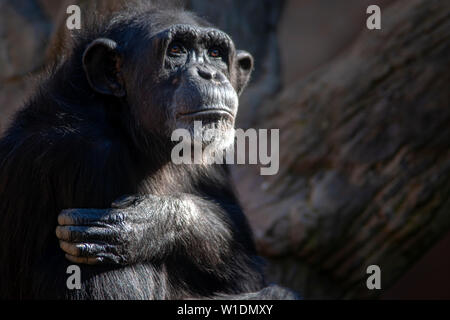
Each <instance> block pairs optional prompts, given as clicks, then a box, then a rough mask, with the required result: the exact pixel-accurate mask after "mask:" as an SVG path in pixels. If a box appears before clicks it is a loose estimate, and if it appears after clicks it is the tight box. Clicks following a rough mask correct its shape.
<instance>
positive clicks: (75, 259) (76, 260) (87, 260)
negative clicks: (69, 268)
mask: <svg viewBox="0 0 450 320" xmlns="http://www.w3.org/2000/svg"><path fill="white" fill-rule="evenodd" d="M66 259H67V260H69V261H71V262H73V263H79V264H90V265H94V264H100V263H102V262H103V258H102V257H75V256H71V255H70V254H67V253H66Z"/></svg>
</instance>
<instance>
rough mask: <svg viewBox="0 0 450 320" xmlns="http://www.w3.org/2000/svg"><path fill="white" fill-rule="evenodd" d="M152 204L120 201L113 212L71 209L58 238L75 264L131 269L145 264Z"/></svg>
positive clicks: (131, 199) (58, 229)
mask: <svg viewBox="0 0 450 320" xmlns="http://www.w3.org/2000/svg"><path fill="white" fill-rule="evenodd" d="M146 208H148V204H147V203H146V202H143V201H142V198H139V197H137V196H127V197H123V198H120V199H119V200H117V201H115V202H114V203H113V204H112V208H111V209H68V210H63V211H62V212H61V213H60V214H59V216H58V224H59V226H58V227H56V236H57V237H58V239H59V240H60V241H59V244H60V247H61V249H62V250H63V251H64V252H65V253H66V258H67V259H68V260H70V261H72V262H74V263H84V264H100V263H111V264H120V265H127V264H132V263H134V262H136V261H139V260H141V255H142V254H143V253H142V251H143V250H146V249H148V248H144V247H146V244H147V243H146V241H144V236H145V234H146V226H147V225H148V220H149V214H148V210H146Z"/></svg>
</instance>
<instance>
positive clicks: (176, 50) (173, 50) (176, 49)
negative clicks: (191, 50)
mask: <svg viewBox="0 0 450 320" xmlns="http://www.w3.org/2000/svg"><path fill="white" fill-rule="evenodd" d="M167 51H168V53H169V54H171V55H179V54H182V53H183V52H185V50H184V48H183V46H182V45H181V44H179V43H177V42H174V43H171V44H170V45H169V48H168V49H167Z"/></svg>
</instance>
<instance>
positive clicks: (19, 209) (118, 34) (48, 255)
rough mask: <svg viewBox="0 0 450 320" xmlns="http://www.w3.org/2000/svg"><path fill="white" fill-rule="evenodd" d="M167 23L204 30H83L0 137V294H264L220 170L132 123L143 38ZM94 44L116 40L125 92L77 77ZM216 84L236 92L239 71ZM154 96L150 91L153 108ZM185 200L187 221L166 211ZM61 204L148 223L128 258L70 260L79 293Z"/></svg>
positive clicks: (127, 21) (134, 24)
mask: <svg viewBox="0 0 450 320" xmlns="http://www.w3.org/2000/svg"><path fill="white" fill-rule="evenodd" d="M172 24H188V25H191V26H208V24H207V23H205V22H203V21H201V20H200V19H199V18H197V17H195V16H194V15H192V14H190V13H187V12H183V11H179V10H171V11H167V10H166V11H157V10H150V11H148V10H140V11H139V10H137V11H135V12H131V11H130V12H126V13H122V14H121V15H119V16H117V17H115V18H114V19H112V20H111V21H109V22H106V23H102V24H100V25H99V26H96V27H95V28H94V27H89V28H88V29H87V31H86V32H84V33H83V34H81V35H78V36H77V39H76V41H75V45H74V48H73V50H72V53H71V54H70V55H69V56H68V57H66V58H64V59H62V61H61V62H60V63H58V65H57V66H55V67H54V68H53V69H52V70H51V71H50V72H49V76H48V77H47V79H45V80H43V81H42V83H41V85H40V86H39V88H38V90H37V92H36V94H35V95H34V97H33V98H32V99H30V101H29V102H28V103H26V105H25V107H24V108H23V109H22V110H21V111H20V112H18V113H17V115H16V116H15V119H14V121H13V123H12V125H11V126H10V128H9V129H8V130H7V131H6V133H5V134H4V136H3V138H2V139H1V140H0V275H1V282H0V297H1V298H22V299H23V298H63V299H64V298H68V299H177V298H178V299H179V298H201V297H214V296H216V295H219V296H220V295H222V296H223V295H227V294H242V293H248V292H255V291H258V290H261V289H262V288H263V287H264V285H265V284H264V279H263V275H262V269H261V261H260V259H259V258H258V257H257V256H256V252H255V248H254V245H253V240H252V237H251V233H250V229H249V227H248V225H247V221H246V219H245V217H244V215H243V213H242V210H241V208H240V207H239V204H238V202H237V200H236V198H235V196H234V194H233V191H232V190H231V187H230V182H229V180H228V175H227V172H226V169H225V168H224V167H223V166H220V165H212V166H203V165H173V164H172V163H171V162H170V150H171V148H172V146H173V143H172V142H171V141H170V137H167V136H165V135H164V134H162V131H161V130H154V131H152V130H150V131H149V130H145V129H144V127H145V124H143V123H140V119H142V118H143V117H145V116H146V115H144V114H139V112H140V111H136V110H135V109H133V108H132V103H131V102H130V101H142V99H144V92H143V91H146V92H147V89H148V87H146V85H148V84H145V81H147V82H148V81H153V80H146V79H145V78H146V76H148V77H149V78H150V79H153V78H152V77H154V74H152V73H151V71H148V70H152V68H153V69H154V68H156V66H155V65H151V62H145V59H144V58H143V56H145V55H147V52H145V51H144V47H145V46H144V44H143V42H145V40H146V39H149V38H150V37H151V36H152V35H153V34H155V33H156V32H158V31H160V30H163V29H165V28H167V27H169V26H170V25H172ZM98 38H108V39H112V40H113V41H115V42H116V43H117V44H118V45H119V47H120V49H119V51H120V55H121V56H122V57H124V60H125V63H128V65H129V66H132V67H129V68H128V69H127V70H125V71H124V75H123V76H124V77H125V78H126V79H127V83H128V85H127V87H126V91H127V95H126V96H123V95H120V94H117V95H114V94H101V93H99V92H96V91H95V90H92V85H91V84H90V83H89V81H88V79H87V78H86V73H85V71H84V70H83V65H82V60H83V54H84V52H85V50H86V48H87V47H88V45H89V44H90V43H92V41H94V40H95V39H98ZM156 49H157V48H155V50H156ZM156 54H160V53H159V52H156ZM133 61H138V62H137V63H134V64H133V63H132V62H133ZM147 71H148V74H146V72H147ZM227 76H228V77H229V79H230V81H231V82H232V84H233V86H234V88H235V89H236V91H242V89H243V87H244V86H245V82H246V80H245V79H244V78H242V76H241V75H240V74H239V73H236V74H227ZM131 93H132V94H131ZM158 94H159V96H158ZM164 94H165V95H167V94H168V93H167V92H159V93H152V96H151V97H150V99H153V101H151V102H152V105H158V104H159V103H160V102H161V101H162V100H161V99H163V97H164ZM151 112H153V113H155V114H158V112H159V113H161V114H162V115H161V117H163V116H166V115H163V114H164V111H161V110H159V111H158V110H152V111H151ZM123 195H134V196H132V198H133V199H134V200H133V204H132V205H130V204H128V203H127V204H126V205H125V206H121V205H120V204H119V205H115V209H111V206H112V205H111V204H112V203H113V202H114V201H115V200H116V199H118V198H119V197H121V196H123ZM150 195H151V196H150ZM136 199H137V200H136ZM184 201H190V203H193V204H194V205H195V208H197V209H198V212H200V214H199V215H198V216H194V218H195V219H198V220H195V219H194V220H193V219H192V217H190V218H189V219H188V218H185V217H184V216H183V214H184V213H186V214H188V213H189V212H188V209H186V210H187V211H183V210H181V209H180V210H179V211H178V212H177V210H172V209H165V208H167V207H171V206H177V205H179V204H182V203H185V202H184ZM67 208H99V209H105V210H106V211H105V212H106V213H110V212H113V213H114V214H117V213H118V214H119V216H121V217H122V220H120V221H119V222H120V223H122V224H117V225H112V228H115V227H117V228H119V227H120V226H123V225H124V223H125V222H126V223H129V221H128V220H127V219H129V218H128V214H129V215H130V216H131V214H132V213H133V214H134V213H136V216H137V217H140V218H142V217H143V215H144V216H145V215H147V216H145V217H148V220H147V222H145V223H144V226H145V227H146V229H145V230H149V231H151V232H148V233H147V234H146V235H145V236H144V238H142V239H139V241H141V242H139V243H138V242H137V240H136V243H133V241H134V239H135V237H131V238H130V239H125V240H126V243H127V247H126V248H127V252H125V253H123V255H122V256H121V258H123V260H120V261H117V263H109V264H99V265H85V264H80V267H81V271H82V273H81V275H82V285H83V286H82V289H81V290H68V289H67V287H66V279H67V276H68V275H67V274H66V269H67V266H69V265H71V264H73V263H71V262H70V261H68V260H67V259H66V258H65V256H64V252H63V250H61V248H60V247H59V244H58V239H57V237H56V236H55V228H56V227H57V217H58V215H59V214H60V212H61V211H62V210H64V209H67ZM127 210H128V211H127ZM133 210H134V211H133ZM164 210H167V212H166V211H164ZM177 214H178V216H177ZM180 215H181V216H180ZM79 217H81V215H79ZM139 221H141V220H139ZM130 223H131V222H130ZM133 223H134V222H133ZM139 223H141V222H139ZM141 224H142V223H141ZM135 225H137V224H135ZM180 226H182V228H181V227H180ZM117 230H122V229H117ZM222 233H223V236H222ZM279 290H281V291H279ZM279 290H278V289H277V290H275V291H276V293H273V291H274V289H273V288H272V287H271V288H270V289H264V290H263V291H262V292H263V294H262V296H260V297H273V298H277V297H278V298H279V297H283V298H292V297H293V296H291V295H289V294H287V295H285V294H284V292H283V291H282V289H279ZM280 292H281V294H280ZM237 297H242V298H245V296H244V295H242V296H237ZM251 297H252V298H254V297H255V295H254V294H253V295H251Z"/></svg>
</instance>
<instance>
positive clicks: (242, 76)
mask: <svg viewBox="0 0 450 320" xmlns="http://www.w3.org/2000/svg"><path fill="white" fill-rule="evenodd" d="M236 64H237V68H238V79H237V93H238V94H239V95H240V94H241V93H242V91H243V90H244V88H245V86H246V85H247V83H248V80H249V79H250V74H251V73H252V70H253V57H252V55H251V54H250V53H248V52H247V51H244V50H236Z"/></svg>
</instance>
